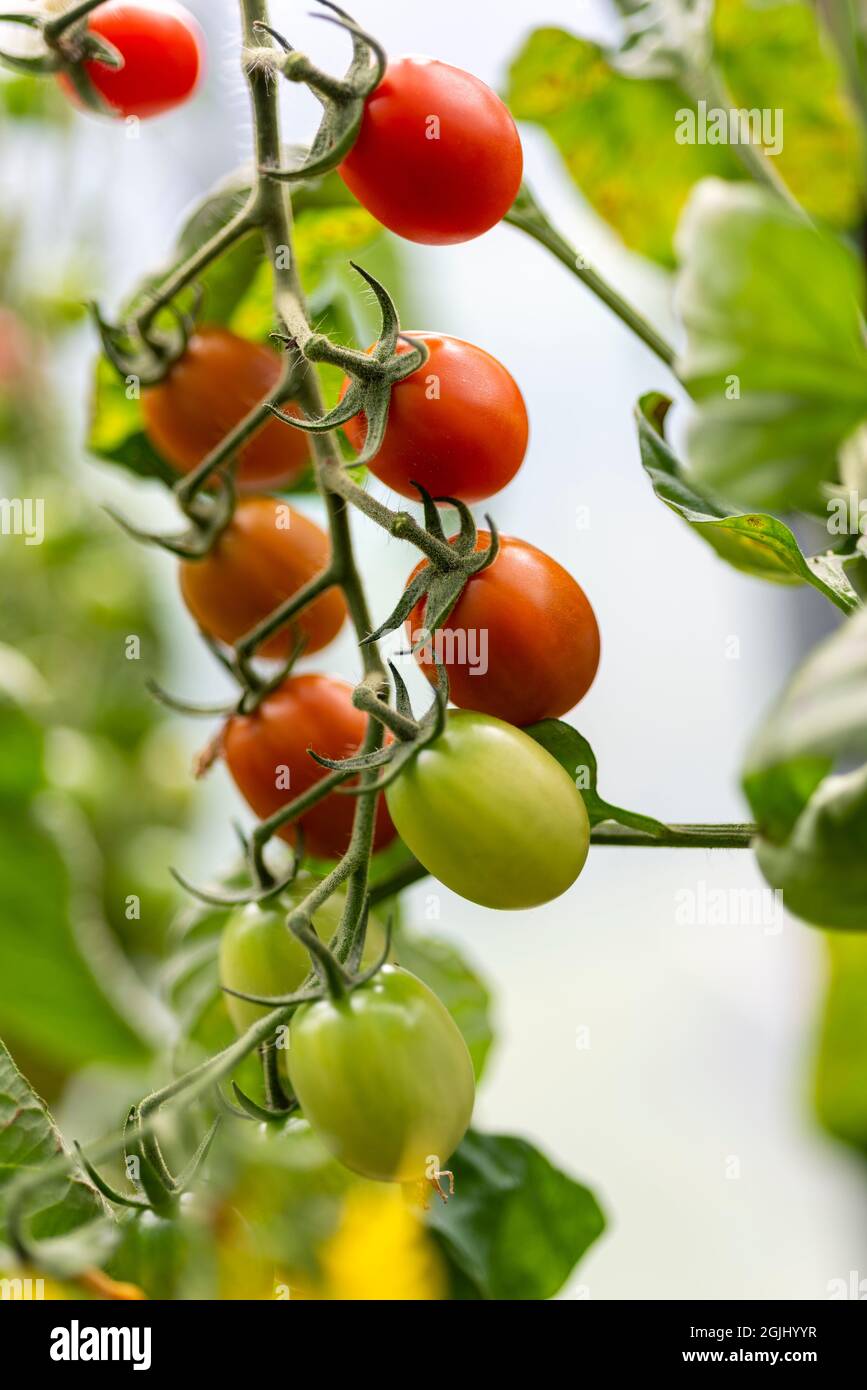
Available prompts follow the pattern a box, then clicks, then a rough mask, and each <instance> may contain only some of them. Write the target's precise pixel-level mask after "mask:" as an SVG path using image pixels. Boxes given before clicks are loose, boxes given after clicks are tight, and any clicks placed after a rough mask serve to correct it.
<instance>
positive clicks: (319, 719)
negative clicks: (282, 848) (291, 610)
mask: <svg viewBox="0 0 867 1390" xmlns="http://www.w3.org/2000/svg"><path fill="white" fill-rule="evenodd" d="M366 725H367V721H366V719H365V716H364V715H363V714H362V712H361V711H360V710H358V709H356V708H355V706H354V705H353V703H352V686H351V685H349V683H348V682H347V681H342V680H337V679H336V678H335V677H334V676H322V675H304V676H292V677H290V678H289V679H288V680H286V681H284V682H283V684H282V685H280V686H278V688H277V689H276V690H275V691H273V692H272V693H271V694H270V695H268V696H267V697H266V698H265V699H264V700H263V701H262V703H261V704H260V705H259V707H258V709H257V710H256V711H255V712H254V713H253V714H236V715H233V717H232V718H231V719H230V720H229V721H228V723H227V724H226V726H225V729H224V730H223V736H222V747H223V755H224V757H225V759H226V764H227V766H228V768H229V771H230V772H231V774H232V777H233V778H234V781H235V784H236V785H237V787H238V789H239V790H240V792H241V794H242V795H243V796H244V798H245V800H246V801H247V802H248V803H249V805H250V806H252V808H253V810H254V811H255V813H256V815H257V816H260V817H265V816H270V815H273V814H274V812H275V811H278V810H279V809H280V808H281V806H285V805H286V804H287V802H289V801H292V800H294V799H295V798H296V797H298V796H302V795H303V794H304V793H305V792H307V791H309V790H310V788H311V787H314V786H316V784H317V783H318V782H320V781H321V780H322V778H324V777H325V775H326V771H325V769H324V768H323V767H321V766H320V765H319V764H318V763H316V762H314V760H313V759H312V758H311V757H310V751H311V749H312V750H313V752H314V753H319V754H321V755H322V756H323V757H326V758H345V757H349V756H351V755H352V754H353V753H355V752H357V751H358V749H359V747H360V746H361V744H362V742H363V740H364V734H365V728H366ZM354 814H355V803H354V799H353V798H352V797H351V796H345V795H341V794H340V793H339V792H338V791H334V792H332V793H331V794H330V795H329V796H327V797H326V798H325V799H324V800H323V801H320V802H318V803H317V804H316V805H314V806H312V807H311V808H310V810H309V811H306V812H305V813H304V814H303V815H301V816H300V817H299V819H298V822H297V825H298V826H300V828H301V830H302V832H303V834H304V840H305V844H306V846H307V849H308V851H309V852H310V853H311V854H315V855H319V856H321V857H322V858H331V857H334V856H339V855H341V854H343V853H344V852H345V851H346V848H347V846H348V844H349V837H350V835H351V834H352V822H353V818H354ZM280 834H281V835H282V836H283V837H284V839H287V840H289V841H292V840H294V839H295V836H296V827H295V823H293V824H291V825H287V826H286V827H284V829H282V830H281V831H280ZM393 838H394V827H393V826H392V824H391V820H390V818H389V815H388V811H387V809H386V807H385V804H384V802H381V803H380V805H379V807H378V809H377V813H376V824H375V830H374V838H373V847H374V848H375V849H381V848H383V847H384V846H385V845H387V844H388V843H389V842H390V841H391V840H392V839H393Z"/></svg>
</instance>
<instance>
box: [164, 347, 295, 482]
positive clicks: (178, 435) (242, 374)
mask: <svg viewBox="0 0 867 1390" xmlns="http://www.w3.org/2000/svg"><path fill="white" fill-rule="evenodd" d="M281 365H282V364H281V361H280V356H279V354H278V353H276V352H274V351H273V349H272V348H269V347H265V346H264V345H263V344H261V343H251V342H248V340H247V339H246V338H239V337H238V336H237V334H235V333H230V332H229V330H228V329H226V328H218V327H216V326H208V327H203V328H200V329H199V330H198V332H197V333H194V334H193V336H192V337H191V338H190V341H189V344H188V346H187V350H186V352H185V353H184V355H183V357H181V358H180V359H179V360H178V361H177V362H176V363H175V365H174V366H173V367H172V369H171V371H170V372H169V374H168V376H167V377H166V378H165V379H164V380H163V381H161V382H160V384H159V385H158V386H152V387H150V388H149V389H148V390H146V391H143V392H142V402H141V403H142V414H143V415H144V421H145V429H146V431H147V435H148V438H149V439H150V441H151V443H152V444H153V446H154V448H155V449H157V451H158V452H159V453H161V454H162V455H163V457H164V458H165V459H166V460H167V461H168V462H169V463H170V464H171V465H172V466H173V467H174V468H177V469H178V470H179V471H180V472H181V473H189V472H190V470H191V469H193V468H195V467H196V466H197V464H200V463H201V462H202V459H204V458H205V457H206V456H207V455H208V454H209V453H210V452H211V450H212V449H214V448H215V447H216V446H217V445H218V444H219V443H220V440H221V439H224V438H225V436H226V435H227V434H228V433H229V431H230V430H231V429H233V428H234V427H235V425H237V424H239V423H240V421H241V420H243V418H244V416H245V415H248V414H249V413H250V411H251V410H252V409H253V407H254V406H255V405H257V404H258V403H259V401H261V400H262V399H263V398H264V397H265V396H267V395H268V393H269V392H270V391H272V390H273V388H274V385H275V383H276V382H277V379H278V377H279V376H280V371H281ZM284 409H287V410H288V411H289V413H291V414H293V415H297V414H299V413H300V412H299V410H298V407H297V406H294V405H292V404H291V403H290V404H288V405H287V406H284ZM309 462H310V445H309V442H308V440H307V438H306V436H305V435H304V434H302V433H301V431H300V430H295V429H293V428H292V427H291V425H284V424H282V423H281V421H280V420H275V419H274V417H273V416H271V417H270V418H269V419H268V420H267V421H266V423H265V424H264V425H261V426H260V428H259V429H258V430H257V431H256V433H255V434H254V435H252V436H251V438H250V439H249V440H248V441H247V443H246V444H245V445H244V446H243V447H242V449H241V450H240V452H239V456H238V472H237V476H238V481H239V483H240V484H241V485H242V487H243V486H247V487H260V488H261V487H276V486H277V485H279V484H288V483H292V482H294V481H295V479H296V478H297V477H298V476H299V475H300V474H301V473H303V472H304V470H305V468H306V467H307V466H308V464H309Z"/></svg>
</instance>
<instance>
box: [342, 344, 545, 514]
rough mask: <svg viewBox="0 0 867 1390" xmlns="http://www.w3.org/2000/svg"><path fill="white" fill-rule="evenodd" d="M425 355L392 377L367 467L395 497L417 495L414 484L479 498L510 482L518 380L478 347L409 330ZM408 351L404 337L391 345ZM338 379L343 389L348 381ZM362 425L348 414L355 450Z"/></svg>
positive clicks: (515, 457)
mask: <svg viewBox="0 0 867 1390" xmlns="http://www.w3.org/2000/svg"><path fill="white" fill-rule="evenodd" d="M405 337H406V338H407V339H409V340H412V339H416V340H421V341H422V342H423V343H424V344H425V346H426V347H427V349H428V352H429V357H428V360H427V362H426V363H425V365H424V367H422V368H420V369H419V370H418V371H417V372H413V373H412V375H411V376H408V377H405V378H404V380H403V381H400V382H398V384H397V385H396V386H395V388H394V390H393V391H392V394H391V405H390V407H389V415H388V427H387V429H386V432H385V438H384V440H383V442H382V445H381V446H380V448H379V450H378V452H377V453H376V455H375V456H374V458H373V459H372V460H371V462H370V470H371V472H372V473H375V474H376V476H377V478H379V480H380V481H381V482H383V483H385V484H386V486H387V487H390V488H392V489H393V490H394V491H395V492H399V493H400V494H401V496H402V497H411V498H413V500H414V501H417V500H418V495H419V494H418V489H417V488H415V487H413V484H414V483H421V485H422V487H424V488H427V490H428V492H430V493H432V494H433V496H434V497H458V498H460V499H461V500H462V501H464V502H480V501H481V500H482V499H483V498H485V497H492V496H493V495H494V493H495V492H499V491H500V490H501V489H502V488H504V487H505V486H506V484H507V483H509V482H511V480H512V478H514V476H515V474H516V473H517V471H518V469H519V468H520V467H521V464H522V463H523V461H524V455H525V453H526V452H527V439H528V437H529V422H528V420H527V408H526V406H525V405H524V398H523V396H522V395H521V392H520V390H519V389H518V386H517V383H516V382H515V381H514V379H513V378H512V377H511V376H510V374H509V373H508V372H507V371H506V368H505V367H504V366H503V365H502V363H500V362H498V361H497V359H496V358H495V357H491V355H490V353H487V352H485V351H484V349H483V348H478V347H473V345H472V343H464V342H462V341H461V339H460V338H449V337H447V336H446V335H444V334H442V333H408V334H406V335H405ZM397 351H398V353H405V352H408V351H409V343H408V342H403V343H401V344H399V345H398V349H397ZM349 384H350V382H349V380H348V379H347V381H345V382H344V385H343V390H344V392H345V391H346V390H347V389H348V387H349ZM366 432H367V423H366V421H365V420H363V419H361V418H356V419H354V420H351V421H350V422H349V423H348V424H347V426H346V433H347V435H348V436H349V439H350V442H351V443H352V444H353V446H354V447H355V448H356V449H361V448H362V446H363V444H364V441H365V435H366Z"/></svg>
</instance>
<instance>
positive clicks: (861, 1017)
mask: <svg viewBox="0 0 867 1390" xmlns="http://www.w3.org/2000/svg"><path fill="white" fill-rule="evenodd" d="M828 951H829V954H830V975H829V978H828V989H827V994H826V996H825V1007H824V1011H823V1016H822V1023H821V1028H820V1033H819V1039H818V1048H817V1055H816V1062H815V1079H814V1087H815V1090H814V1095H815V1103H816V1111H817V1113H818V1116H819V1120H820V1122H821V1123H822V1124H823V1125H824V1127H825V1129H827V1130H828V1131H829V1133H831V1134H833V1135H834V1136H835V1137H836V1138H837V1139H842V1140H843V1141H844V1143H846V1144H851V1145H852V1146H853V1147H854V1148H856V1149H858V1150H859V1151H860V1152H861V1153H863V1154H865V1155H867V940H865V939H864V938H863V937H858V936H842V935H841V936H838V935H836V934H834V933H831V934H830V935H829V936H828Z"/></svg>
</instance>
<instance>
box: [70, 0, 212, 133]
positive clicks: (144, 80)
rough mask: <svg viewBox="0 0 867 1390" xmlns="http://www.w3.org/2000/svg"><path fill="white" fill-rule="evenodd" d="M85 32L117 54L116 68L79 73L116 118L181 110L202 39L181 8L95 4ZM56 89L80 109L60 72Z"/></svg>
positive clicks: (196, 72) (167, 0) (199, 67)
mask: <svg viewBox="0 0 867 1390" xmlns="http://www.w3.org/2000/svg"><path fill="white" fill-rule="evenodd" d="M87 27H88V29H90V31H91V32H92V33H94V34H99V36H100V37H101V38H103V39H106V40H107V41H108V42H109V43H110V44H112V45H113V46H114V47H115V48H116V49H117V50H118V52H119V53H120V54H121V56H122V58H123V60H124V63H123V67H122V68H117V69H115V68H110V67H107V66H106V64H105V63H100V62H96V61H94V62H90V63H86V64H85V70H86V72H87V75H88V77H89V78H90V81H91V83H92V84H93V86H94V87H95V89H96V91H97V92H98V93H99V95H100V96H101V97H102V98H103V100H104V101H105V102H106V104H107V105H108V106H110V107H111V108H112V109H113V110H114V111H116V112H117V114H118V115H119V116H139V117H140V118H142V119H145V118H147V117H148V116H159V115H161V114H162V112H164V111H171V110H172V108H173V107H175V106H181V105H182V104H183V103H184V102H185V101H187V100H188V99H189V97H191V96H192V94H193V92H194V91H195V90H196V88H197V87H198V85H199V81H200V79H201V76H202V71H203V68H204V61H205V37H204V34H203V33H202V31H201V29H200V28H199V25H198V22H197V21H196V20H195V19H194V17H193V16H192V15H191V14H190V12H189V10H186V9H184V7H183V5H177V4H172V3H171V0H159V3H158V4H153V3H151V4H149V5H126V4H121V3H118V4H108V5H100V7H99V8H98V9H97V10H94V11H93V13H92V14H90V15H88V17H87ZM58 78H59V81H60V84H61V86H62V87H63V88H64V90H65V91H66V92H67V94H68V95H69V96H71V97H72V99H73V100H74V101H75V102H76V103H77V104H80V102H79V98H78V95H77V93H76V91H75V87H74V86H73V84H72V83H71V82H70V80H69V78H68V77H67V76H66V74H65V73H60V74H58Z"/></svg>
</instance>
